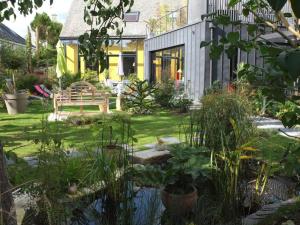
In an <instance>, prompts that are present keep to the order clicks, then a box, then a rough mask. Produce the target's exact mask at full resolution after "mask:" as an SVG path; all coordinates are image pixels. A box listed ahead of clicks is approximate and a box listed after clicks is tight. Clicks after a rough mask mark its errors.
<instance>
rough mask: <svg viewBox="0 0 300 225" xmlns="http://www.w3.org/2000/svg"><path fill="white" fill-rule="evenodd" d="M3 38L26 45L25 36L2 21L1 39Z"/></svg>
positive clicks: (0, 27) (0, 25)
mask: <svg viewBox="0 0 300 225" xmlns="http://www.w3.org/2000/svg"><path fill="white" fill-rule="evenodd" d="M1 39H2V40H5V41H9V42H13V43H16V44H20V45H26V41H25V39H24V38H22V37H21V36H20V35H18V34H17V33H16V32H14V31H12V30H11V29H9V28H8V27H7V26H5V25H4V24H2V23H0V40H1Z"/></svg>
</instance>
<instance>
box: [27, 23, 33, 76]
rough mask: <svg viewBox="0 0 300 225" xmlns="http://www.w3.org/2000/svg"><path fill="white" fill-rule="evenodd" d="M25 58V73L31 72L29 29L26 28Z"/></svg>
mask: <svg viewBox="0 0 300 225" xmlns="http://www.w3.org/2000/svg"><path fill="white" fill-rule="evenodd" d="M26 57H27V71H28V72H29V73H30V72H32V40H31V31H30V28H29V27H28V28H27V37H26Z"/></svg>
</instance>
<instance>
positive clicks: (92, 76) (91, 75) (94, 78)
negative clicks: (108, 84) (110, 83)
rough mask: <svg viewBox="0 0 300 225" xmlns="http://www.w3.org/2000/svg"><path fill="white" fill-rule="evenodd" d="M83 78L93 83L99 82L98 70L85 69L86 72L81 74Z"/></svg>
mask: <svg viewBox="0 0 300 225" xmlns="http://www.w3.org/2000/svg"><path fill="white" fill-rule="evenodd" d="M81 79H82V80H84V81H87V82H89V83H91V84H97V83H99V77H98V73H97V71H93V70H87V71H85V73H83V74H81Z"/></svg>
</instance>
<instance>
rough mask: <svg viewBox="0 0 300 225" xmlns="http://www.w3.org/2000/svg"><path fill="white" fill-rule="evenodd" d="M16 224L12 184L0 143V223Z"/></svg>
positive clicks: (4, 224) (6, 224) (0, 224)
mask: <svg viewBox="0 0 300 225" xmlns="http://www.w3.org/2000/svg"><path fill="white" fill-rule="evenodd" d="M2 224H3V225H17V215H16V208H15V204H14V199H13V195H12V186H11V185H10V183H9V180H8V174H7V170H6V160H5V157H4V150H3V145H2V144H1V143H0V225H2Z"/></svg>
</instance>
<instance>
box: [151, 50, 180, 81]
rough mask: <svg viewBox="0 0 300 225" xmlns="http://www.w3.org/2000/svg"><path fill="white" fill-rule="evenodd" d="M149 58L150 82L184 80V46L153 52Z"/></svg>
mask: <svg viewBox="0 0 300 225" xmlns="http://www.w3.org/2000/svg"><path fill="white" fill-rule="evenodd" d="M151 60H152V66H151V74H152V77H151V81H152V82H156V83H159V82H162V81H163V80H166V79H171V80H174V81H184V46H180V47H175V48H171V49H166V50H162V51H157V52H153V53H152V56H151Z"/></svg>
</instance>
